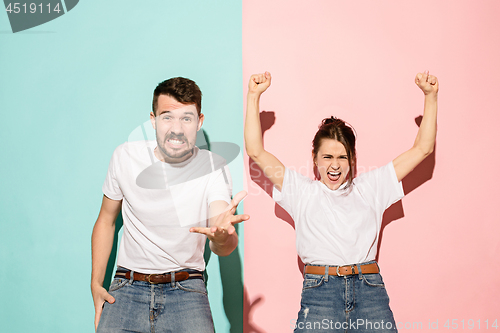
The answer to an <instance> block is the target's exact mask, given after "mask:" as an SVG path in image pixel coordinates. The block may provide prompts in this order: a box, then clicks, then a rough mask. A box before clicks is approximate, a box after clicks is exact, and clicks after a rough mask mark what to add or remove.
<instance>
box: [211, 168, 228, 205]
mask: <svg viewBox="0 0 500 333" xmlns="http://www.w3.org/2000/svg"><path fill="white" fill-rule="evenodd" d="M212 177H213V179H212V182H211V184H210V191H209V193H208V204H209V205H210V204H211V203H212V202H214V201H217V200H223V201H225V202H227V203H228V204H229V203H230V202H231V193H232V191H233V181H232V178H231V173H230V172H229V167H228V166H227V165H225V166H224V167H222V168H220V169H217V170H215V171H214V173H213V175H212Z"/></svg>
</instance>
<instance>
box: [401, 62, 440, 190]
mask: <svg viewBox="0 0 500 333" xmlns="http://www.w3.org/2000/svg"><path fill="white" fill-rule="evenodd" d="M415 83H416V84H417V86H418V87H419V88H420V89H422V91H423V93H424V95H425V99H424V116H423V118H422V123H421V124H420V128H419V129H418V133H417V137H416V139H415V143H414V144H413V147H412V148H410V150H408V151H406V152H404V153H403V154H401V155H399V156H398V157H396V159H394V160H393V161H392V163H393V164H394V169H395V170H396V175H397V177H398V180H399V181H401V180H402V179H403V178H404V177H406V175H408V174H409V173H410V172H411V171H412V170H413V169H414V168H415V167H416V166H417V165H419V164H420V162H422V161H423V160H424V159H425V158H426V157H427V156H429V155H430V154H431V153H432V152H433V151H434V144H435V142H436V132H437V95H438V90H439V83H438V80H437V78H436V77H435V76H433V75H429V72H427V73H418V74H417V76H416V77H415Z"/></svg>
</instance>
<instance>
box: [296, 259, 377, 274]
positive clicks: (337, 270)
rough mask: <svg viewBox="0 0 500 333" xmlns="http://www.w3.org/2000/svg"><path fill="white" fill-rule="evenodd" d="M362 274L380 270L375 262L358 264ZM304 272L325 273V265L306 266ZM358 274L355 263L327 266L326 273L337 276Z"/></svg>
mask: <svg viewBox="0 0 500 333" xmlns="http://www.w3.org/2000/svg"><path fill="white" fill-rule="evenodd" d="M360 266H361V273H362V274H377V273H379V272H380V269H379V268H378V265H377V263H376V262H374V263H371V264H367V265H360ZM304 273H305V274H316V275H325V266H309V265H308V266H306V269H305V271H304ZM354 274H359V271H358V266H356V265H346V266H330V267H328V275H337V276H347V275H354Z"/></svg>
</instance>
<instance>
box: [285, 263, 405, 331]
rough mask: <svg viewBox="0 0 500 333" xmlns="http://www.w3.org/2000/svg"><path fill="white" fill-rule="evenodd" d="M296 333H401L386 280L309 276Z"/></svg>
mask: <svg viewBox="0 0 500 333" xmlns="http://www.w3.org/2000/svg"><path fill="white" fill-rule="evenodd" d="M372 262H373V261H371V262H367V263H363V264H369V263H372ZM363 264H361V265H363ZM361 265H360V266H361ZM358 268H359V267H358ZM294 332H301V333H305V332H384V333H386V332H397V329H396V323H395V322H394V317H393V314H392V311H391V309H390V308H389V296H387V292H386V290H385V286H384V282H383V280H382V276H381V275H380V274H364V275H363V274H359V275H350V276H332V275H315V274H306V275H305V276H304V284H303V289H302V300H301V307H300V311H299V316H298V319H297V322H296V324H295V331H294Z"/></svg>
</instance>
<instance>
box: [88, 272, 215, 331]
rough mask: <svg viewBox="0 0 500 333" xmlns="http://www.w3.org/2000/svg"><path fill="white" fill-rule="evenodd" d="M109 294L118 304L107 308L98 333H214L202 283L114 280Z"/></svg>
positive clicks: (190, 280)
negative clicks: (153, 282)
mask: <svg viewBox="0 0 500 333" xmlns="http://www.w3.org/2000/svg"><path fill="white" fill-rule="evenodd" d="M185 271H187V272H190V273H195V272H197V273H199V272H198V271H193V270H188V269H186V270H185ZM109 293H110V294H111V295H112V296H113V297H114V298H115V302H114V303H113V304H110V303H105V304H104V309H103V311H102V314H101V319H100V320H99V326H98V327H97V333H117V332H144V333H160V332H162V333H163V332H165V333H166V332H203V333H205V332H206V333H213V332H214V325H213V320H212V313H211V312H210V306H209V304H208V297H207V290H206V288H205V283H204V282H203V280H202V279H189V280H184V281H175V282H170V283H164V284H150V283H148V282H143V281H131V280H127V279H124V278H115V279H114V280H113V282H112V283H111V286H110V287H109Z"/></svg>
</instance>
